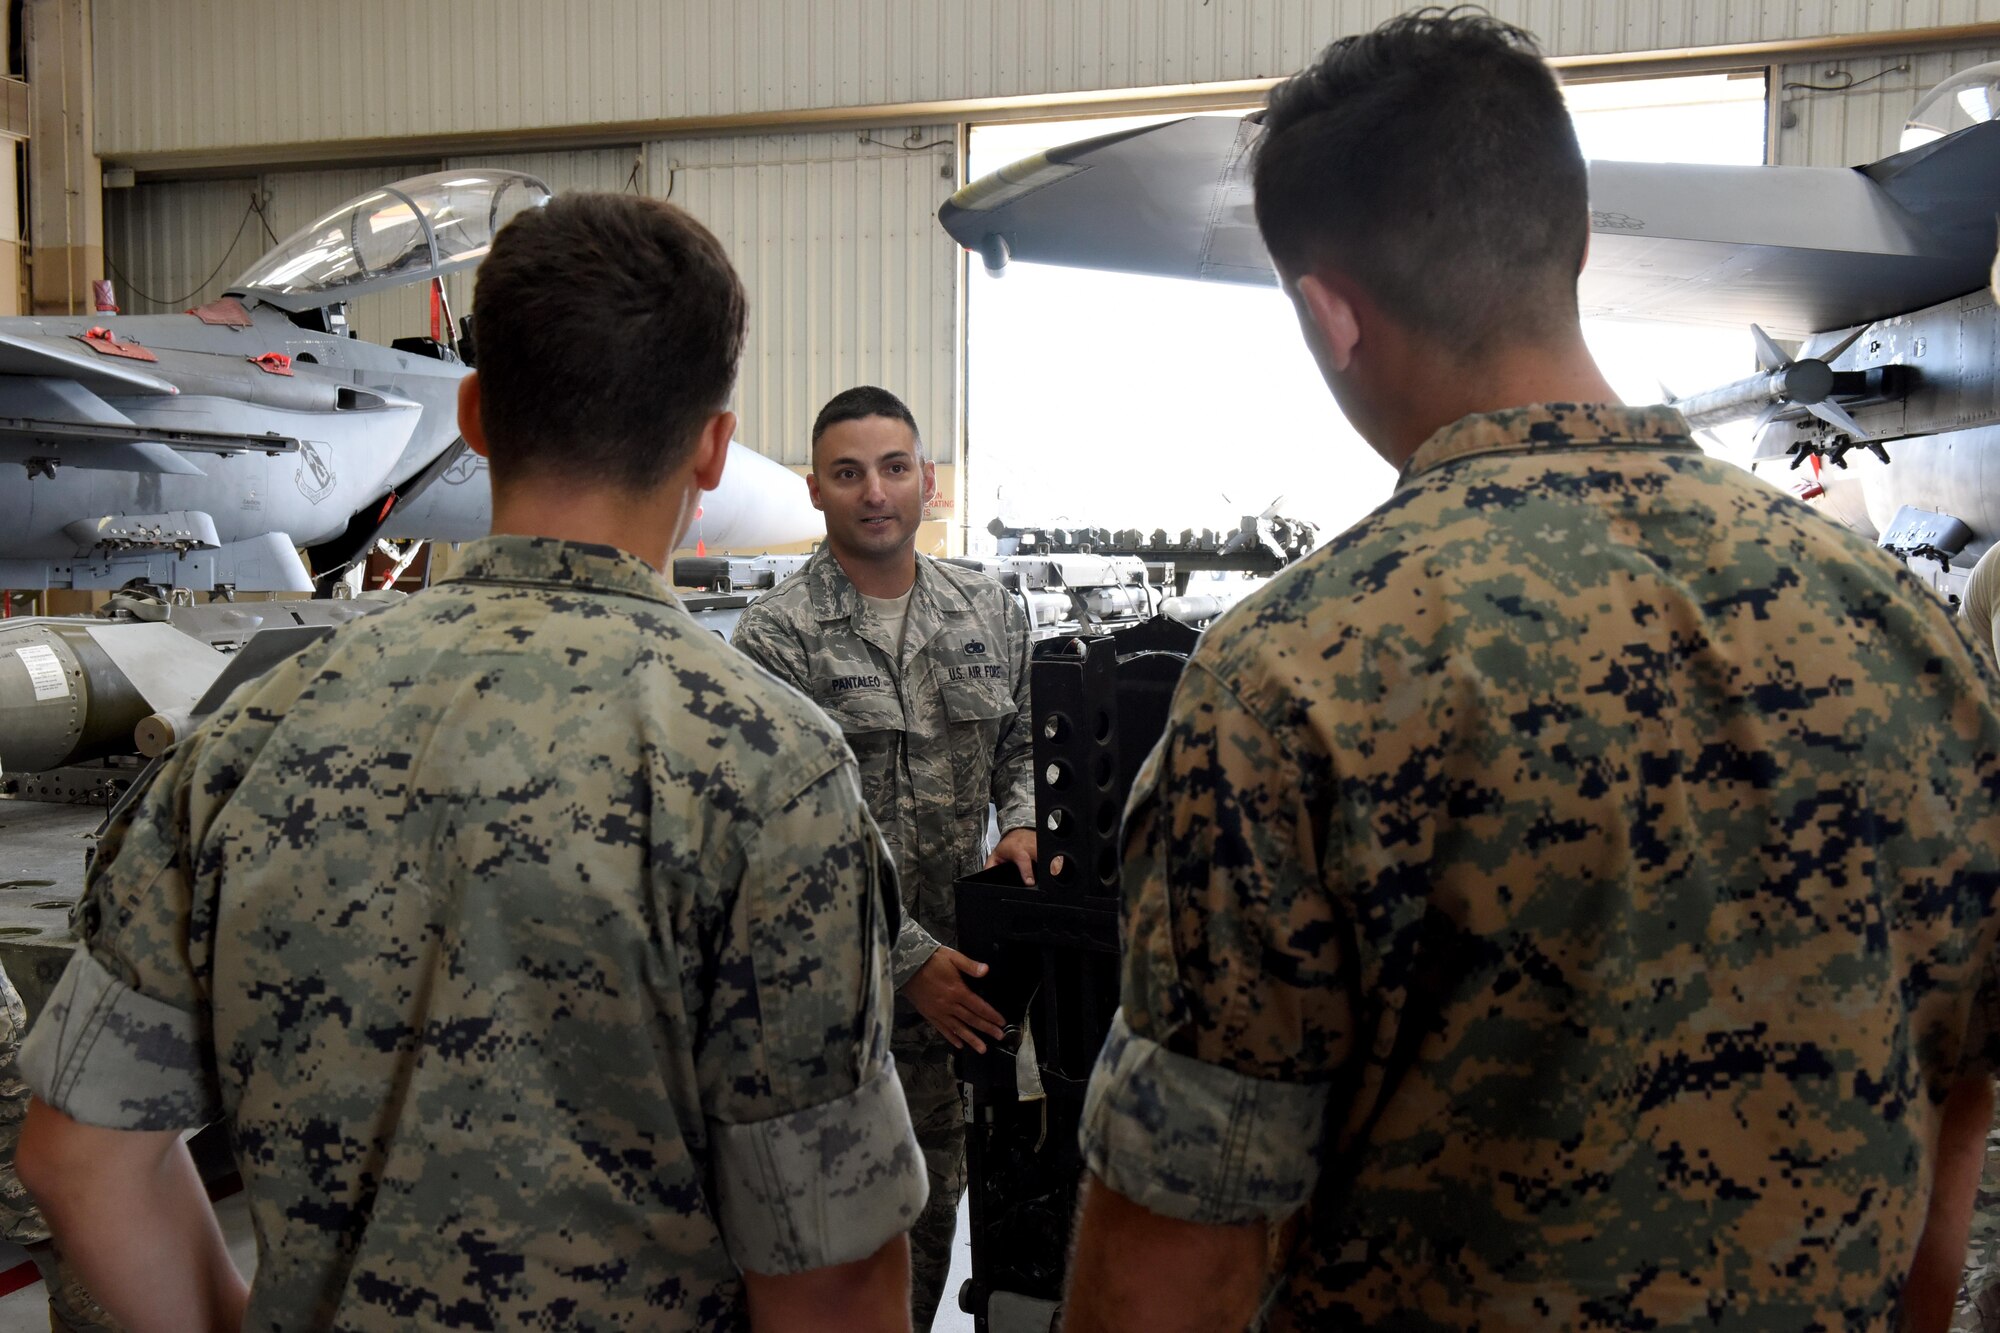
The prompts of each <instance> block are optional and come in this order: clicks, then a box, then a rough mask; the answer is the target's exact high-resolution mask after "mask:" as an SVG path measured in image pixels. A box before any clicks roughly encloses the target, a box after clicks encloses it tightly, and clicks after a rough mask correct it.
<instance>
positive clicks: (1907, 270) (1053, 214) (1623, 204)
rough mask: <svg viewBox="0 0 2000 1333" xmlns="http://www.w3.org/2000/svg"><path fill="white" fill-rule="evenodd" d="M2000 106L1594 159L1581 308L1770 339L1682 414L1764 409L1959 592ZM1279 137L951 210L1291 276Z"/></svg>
mask: <svg viewBox="0 0 2000 1333" xmlns="http://www.w3.org/2000/svg"><path fill="white" fill-rule="evenodd" d="M1996 107H2000V64H1996V65H1983V66H1979V67H1977V68H1975V69H1972V70H1968V71H1966V72H1965V73H1963V74H1961V75H1959V76H1957V77H1955V78H1953V79H1951V80H1947V81H1946V82H1945V83H1943V84H1940V85H1939V86H1938V87H1937V88H1936V89H1934V90H1932V92H1931V93H1930V94H1928V95H1927V96H1926V97H1925V98H1923V99H1922V100H1921V101H1920V102H1919V103H1918V110H1917V112H1916V114H1915V115H1914V116H1913V118H1912V122H1911V124H1912V128H1913V130H1916V131H1918V133H1917V134H1916V135H1915V136H1906V142H1910V141H1911V138H1912V137H1914V138H1917V139H1924V138H1927V139H1929V142H1922V143H1919V144H1918V145H1917V146H1914V147H1910V148H1907V149H1906V150H1905V151H1903V152H1899V153H1897V154H1896V155H1894V156H1892V157H1888V158H1885V159H1883V160H1882V161H1879V162H1875V163H1872V164H1870V165H1867V166H1863V167H1857V168H1853V169H1845V168H1819V167H1754V166H1753V167H1742V166H1695V165H1656V164H1646V163H1634V162H1604V161H1600V162H1592V163H1591V164H1590V196H1591V205H1590V206H1591V245H1590V257H1589V261H1588V263H1587V264H1586V266H1585V268H1584V271H1583V276H1582V280H1581V283H1580V288H1579V297H1580V303H1581V306H1582V310H1583V313H1584V314H1585V315H1599V316H1614V317H1626V318H1643V319H1662V320H1672V321H1679V322H1687V323H1701V324H1726V325H1736V326H1739V327H1740V326H1741V325H1743V324H1754V325H1757V326H1759V328H1758V330H1757V338H1756V345H1757V349H1758V360H1759V366H1758V370H1757V373H1756V374H1754V375H1751V376H1749V377H1747V378H1745V379H1743V380H1741V381H1738V382H1736V383H1734V384H1730V385H1726V386H1723V387H1722V388H1719V389H1715V390H1712V391H1709V392H1707V393H1702V394H1697V395H1691V396H1688V397H1686V398H1681V399H1677V400H1675V405H1676V406H1678V407H1680V408H1681V409H1682V410H1683V411H1684V412H1685V413H1686V414H1687V415H1688V417H1689V420H1690V422H1691V423H1692V424H1693V425H1694V426H1695V427H1697V428H1705V427H1710V426H1714V425H1720V424H1722V423H1723V422H1726V421H1731V420H1737V419H1741V418H1748V417H1755V418H1757V420H1758V427H1759V429H1758V431H1757V438H1756V446H1755V458H1754V461H1753V466H1754V467H1755V468H1756V470H1757V471H1758V472H1759V473H1760V474H1761V475H1764V476H1766V477H1767V478H1768V479H1770V480H1772V481H1775V482H1777V483H1778V484H1780V485H1789V486H1791V487H1792V488H1793V489H1794V490H1795V491H1796V492H1797V493H1798V494H1800V495H1801V497H1802V498H1805V499H1807V500H1809V501H1811V502H1813V503H1816V504H1818V505H1819V506H1821V507H1823V508H1824V509H1826V510H1827V511H1828V512H1830V513H1831V514H1833V515H1834V516H1835V517H1837V518H1838V519H1839V520H1840V521H1841V522H1843V523H1846V524H1848V525H1849V526H1851V527H1853V528H1855V529H1857V530H1859V531H1861V532H1862V533H1864V534H1865V535H1867V536H1870V537H1872V538H1874V539H1876V540H1877V541H1879V542H1881V543H1882V544H1883V545H1884V546H1887V547H1890V548H1891V549H1894V550H1896V551H1898V552H1899V553H1901V554H1902V555H1904V556H1905V557H1907V558H1909V559H1910V561H1911V564H1912V567H1913V568H1914V569H1916V570H1917V572H1919V573H1920V574H1922V575H1925V576H1927V577H1929V578H1930V579H1931V580H1932V581H1933V582H1934V583H1936V584H1937V585H1938V586H1939V587H1940V588H1941V589H1943V590H1945V591H1956V589H1957V587H1958V585H1959V584H1960V582H1961V581H1962V578H1963V574H1964V571H1965V570H1966V569H1968V568H1969V567H1970V565H1971V564H1972V561H1973V559H1974V558H1975V557H1977V556H1978V555H1979V554H1980V553H1981V552H1982V551H1983V550H1985V549H1986V547H1987V546H1989V545H1991V544H1992V543H1993V542H1994V541H1995V539H1996V538H2000V312H1996V310H1995V306H1994V299H1993V295H1992V293H1991V292H1990V290H1989V289H1988V273H1989V269H1990V268H1991V266H1992V264H1993V260H1994V247H1995V218H1996V213H2000V123H1993V122H1992V121H1991V120H1988V119H1986V117H1987V116H1988V115H1990V114H1991V109H1993V108H1996ZM1961 109H1963V114H1962V112H1961ZM1975 109H1977V110H1978V112H1979V114H1977V115H1976V116H1974V115H1972V114H1971V113H1972V112H1973V111H1974V110H1975ZM1943 113H1950V114H1951V115H1952V116H1957V117H1960V120H1959V124H1960V125H1961V126H1962V127H1960V128H1953V127H1952V126H1953V122H1952V121H1951V120H1948V119H1944V118H1943ZM1970 119H1977V120H1980V121H1982V122H1983V123H1966V122H1967V121H1968V120H1970ZM1946 131H1948V132H1946ZM1260 132H1261V126H1260V125H1259V123H1258V118H1257V116H1256V115H1255V114H1254V113H1253V114H1252V115H1250V116H1247V117H1245V118H1243V119H1241V120H1233V119H1228V118H1218V117H1212V116H1198V117H1191V118H1189V119H1185V120H1178V121H1173V122H1170V123H1167V124H1162V125H1155V126H1151V127H1148V128H1143V129H1136V130H1126V131H1120V132H1117V133H1113V134H1107V135H1103V136H1101V137H1098V138H1094V139H1088V140H1085V141H1083V142H1080V143H1074V144H1070V145H1067V146H1064V147H1060V148H1054V149H1051V150H1049V151H1048V152H1046V153H1043V154H1041V155H1039V156H1037V157H1033V158H1029V159H1027V160H1025V161H1022V162H1017V163H1015V164H1013V165H1011V166H1008V167H1005V168H1002V169H1001V170H999V171H997V172H994V173H992V174H991V175H988V176H986V177H983V178H982V179H980V180H976V181H974V182H972V183H971V184H969V185H967V186H965V187H964V188H963V189H961V190H959V191H958V193H957V194H955V195H953V196H952V198H951V199H950V201H949V202H947V203H946V204H945V205H944V207H943V208H942V209H941V210H940V212H939V220H940V221H941V222H942V223H943V225H944V227H945V229H946V231H948V232H949V233H950V234H951V235H952V237H953V238H954V239H955V240H957V241H958V242H959V243H960V244H961V245H963V246H965V247H966V248H967V249H969V250H972V251H974V252H976V253H978V254H979V255H981V256H982V257H983V258H984V260H985V264H986V267H987V268H988V269H989V270H991V271H993V272H995V273H998V272H1000V271H1001V270H1002V269H1004V267H1005V266H1006V265H1007V264H1008V263H1009V262H1010V261H1013V260H1019V261H1023V262H1031V263H1045V264H1059V265H1070V266H1075V267H1083V268H1097V269H1107V270H1113V271H1120V272H1128V273H1142V274H1157V275H1162V276H1169V277H1181V278H1191V279H1198V280H1203V281H1211V282H1235V283H1248V284H1264V285H1272V284H1275V282H1276V276H1275V274H1274V273H1273V271H1272V268H1271V260H1270V256H1269V255H1268V254H1267V253H1266V252H1265V249H1264V245H1263V241H1262V239H1261V238H1260V237H1259V235H1258V232H1257V226H1256V220H1255V216H1254V214H1253V211H1252V201H1251V185H1250V158H1251V154H1252V152H1253V151H1254V149H1255V146H1256V143H1257V138H1258V135H1259V134H1260ZM1766 331H1768V333H1767V332H1766ZM1772 335H1775V337H1776V338H1785V339H1793V340H1801V342H1802V345H1801V346H1800V347H1799V348H1798V350H1797V352H1796V353H1795V354H1790V355H1788V354H1787V353H1786V352H1785V351H1784V350H1783V349H1782V348H1780V347H1779V346H1778V344H1777V342H1776V341H1775V339H1774V337H1773V336H1772ZM1954 565H1955V566H1956V567H1955V568H1954Z"/></svg>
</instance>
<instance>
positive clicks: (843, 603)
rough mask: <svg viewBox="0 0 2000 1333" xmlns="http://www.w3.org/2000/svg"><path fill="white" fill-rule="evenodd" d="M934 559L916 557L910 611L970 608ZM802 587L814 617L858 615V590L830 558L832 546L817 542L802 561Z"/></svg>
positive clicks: (848, 618) (942, 610)
mask: <svg viewBox="0 0 2000 1333" xmlns="http://www.w3.org/2000/svg"><path fill="white" fill-rule="evenodd" d="M936 563H937V562H936V561H934V560H932V559H931V558H930V557H929V556H927V555H919V556H918V557H917V581H916V583H915V585H914V586H913V588H912V592H913V593H914V595H913V596H912V597H911V598H910V612H911V614H915V613H916V611H917V609H918V608H919V607H929V608H931V609H933V610H936V611H939V612H943V613H947V614H949V613H952V612H960V611H970V610H971V609H972V608H971V607H970V606H968V605H966V601H965V598H964V597H963V596H961V595H960V593H959V591H958V589H957V588H956V587H954V586H953V585H952V582H951V580H950V579H947V578H946V577H945V576H944V575H942V574H940V573H938V572H937V570H936V569H934V568H932V566H933V565H935V564H936ZM805 578H806V587H807V588H808V590H809V591H810V592H811V595H812V613H813V618H814V619H816V620H850V619H852V618H853V617H855V616H857V615H859V614H861V590H860V589H858V588H856V587H855V586H854V580H852V579H850V578H848V577H847V571H846V570H844V569H842V568H841V567H840V561H838V560H836V559H834V556H833V548H831V547H829V546H828V545H826V543H824V542H822V543H820V548H819V549H818V550H817V551H815V552H813V556H812V559H810V560H808V561H806V568H805Z"/></svg>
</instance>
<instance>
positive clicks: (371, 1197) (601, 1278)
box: [22, 537, 926, 1330]
mask: <svg viewBox="0 0 2000 1333" xmlns="http://www.w3.org/2000/svg"><path fill="white" fill-rule="evenodd" d="M885 864H886V863H885V861H884V860H883V851H882V847H881V843H880V840H879V838H878V836H877V834H876V832H875V829H874V827H873V824H872V822H871V821H870V819H869V817H868V815H867V813H866V811H865V810H864V808H863V807H862V803H861V792H860V787H859V784H858V783H857V781H856V778H855V772H854V766H853V764H852V762H851V761H850V760H849V758H848V756H847V754H846V751H845V749H844V748H843V747H842V745H841V743H840V738H839V736H838V735H837V734H836V733H835V732H834V731H833V729H832V728H831V727H830V726H829V725H828V723H827V721H826V719H825V718H824V717H822V716H821V715H820V713H819V712H818V711H817V710H815V709H813V708H812V707H810V706H809V705H807V704H806V703H804V702H803V701H802V700H800V699H798V698H797V697H796V696H794V695H793V694H792V693H791V692H790V691H787V690H783V689H780V688H778V687H777V686H776V685H774V684H773V683H772V682H771V681H770V680H769V679H768V678H766V677H765V676H764V675H763V674H762V673H761V672H758V671H756V670H753V669H751V668H750V666H749V665H748V664H747V663H745V662H744V661H743V660H742V659H741V658H740V657H738V656H737V655H736V654H735V653H733V652H731V651H730V650H729V649H728V647H727V646H726V645H724V644H722V643H720V642H718V641H717V640H716V638H715V636H714V635H712V634H710V633H709V632H707V631H706V630H703V629H701V628H699V627H698V626H697V625H695V624H694V622H693V621H692V620H690V619H689V618H688V616H687V614H686V613H685V612H684V611H682V610H681V609H680V607H679V605H678V603H676V602H675V600H674V598H673V594H672V592H671V591H670V590H669V589H668V587H667V585H666V584H665V583H664V582H663V581H662V580H661V579H660V578H659V576H658V575H657V574H656V573H654V571H653V570H652V569H650V568H649V567H648V566H646V565H645V564H644V563H643V562H641V561H640V560H638V559H637V558H636V557H634V556H631V555H628V554H624V553H622V552H619V551H617V550H614V549H612V548H609V547H601V546H583V545H576V544H570V543H563V542H557V541H551V540H545V539H537V538H528V537H496V538H489V539H486V540H484V541H480V542H476V543H474V544H472V545H471V546H470V547H468V548H467V551H466V554H465V558H464V560H463V563H462V565H461V567H460V569H459V571H458V573H457V574H456V575H455V577H453V578H452V579H450V580H449V581H446V582H443V583H441V584H439V585H438V586H437V587H435V588H433V589H431V590H430V591H428V592H426V593H424V594H422V595H421V596H418V597H415V598H412V599H410V600H409V601H408V602H406V603H403V604H401V605H399V606H397V607H395V608H392V609H390V610H387V611H384V612H382V613H381V614H379V615H375V616H371V617H368V618H366V619H363V620H360V621H357V622H355V623H353V624H351V625H349V626H346V627H344V628H343V629H342V630H341V631H340V632H339V633H338V634H336V635H334V636H332V637H331V638H330V639H328V640H326V641H324V642H322V643H319V644H315V645H314V646H313V647H312V648H310V649H309V650H307V651H306V652H305V653H303V654H302V655H300V656H299V657H297V658H295V659H293V660H292V661H290V662H288V663H286V664H284V665H281V666H279V667H278V668H276V669H275V670H273V671H272V672H271V673H270V674H268V675H267V676H264V677H262V678H260V679H258V680H255V681H252V682H249V683H247V684H246V685H245V686H244V687H243V688H241V689H240V690H238V691H237V692H236V693H235V694H234V695H232V696H231V698H230V699H229V701H228V702H227V703H226V704H225V705H224V706H223V708H222V709H221V710H219V711H218V713H217V714H216V716H215V718H214V719H213V720H212V722H211V723H210V724H209V725H207V726H206V727H204V728H203V729H202V730H201V731H199V732H197V733H196V735H195V736H194V737H192V738H191V739H190V740H189V741H187V742H186V743H184V744H183V745H181V746H179V747H178V748H177V749H176V750H174V751H173V752H171V754H170V757H169V758H168V760H167V762H166V764H165V765H164V767H163V768H161V769H159V770H158V774H157V777H156V778H155V779H154V780H153V781H152V782H151V784H150V786H148V787H147V788H146V789H145V790H144V791H143V793H142V794H140V795H139V797H138V798H137V799H136V800H134V801H132V802H131V803H130V804H129V805H127V806H126V807H125V808H124V810H123V811H122V812H121V813H120V814H119V815H118V816H117V817H116V818H115V819H114V820H113V822H112V825H111V827H110V829H109V831H108V832H107V834H106V836H105V838H104V840H103V843H102V846H101V850H100V854H99V857H98V860H97V863H96V866H95V868H94V869H93V871H92V874H91V876H90V880H89V884H88V886H87V888H86V892H85V897H84V901H83V903H82V906H81V909H80V929H81V933H82V936H83V943H84V948H82V949H80V950H79V951H78V953H77V955H76V958H75V959H74V961H73V962H72V964H71V966H70V969H69V971H68V972H67V973H66V974H65V977H64V979H63V981H62V983H61V985H60V987H59V988H58V990H57V992H56V994H55V996H54V997H53V999H52V1000H51V1002H50V1004H49V1006H48V1008H47V1009H46V1011H45V1012H44V1013H43V1015H42V1016H41V1018H40V1020H39V1021H38V1022H37V1024H36V1026H35V1029H34V1031H33V1033H32V1034H31V1035H30V1037H29V1039H28V1043H27V1048H26V1050H25V1052H24V1054H23V1057H22V1063H23V1066H24V1068H25V1069H26V1071H27V1074H28V1077H29V1080H30V1082H31V1083H32V1085H33V1086H34V1088H35V1090H36V1092H37V1094H38V1095H40V1096H41V1097H42V1098H43V1099H44V1100H46V1101H48V1102H49V1103H51V1104H52V1105H54V1106H56V1107H58V1108H60V1109H61V1110H63V1111H65V1112H66V1113H68V1114H69V1115H70V1116H72V1117H74V1118H76V1119H78V1120H81V1121H83V1122H85V1123H88V1124H94V1125H102V1126H109V1127H112V1128H119V1129H148V1130H158V1129H181V1128H185V1127H189V1126H195V1125H200V1124H203V1123H206V1122H208V1121H211V1120H215V1119H217V1118H219V1117H222V1116H229V1117H231V1118H233V1120H234V1125H235V1142H236V1150H237V1160H238V1163H239V1165H240V1166H241V1169H242V1174H243V1178H244V1182H245V1185H246V1188H247V1193H248V1198H249V1203H250V1210H251V1214H252V1217H253V1219H254V1221H255V1224H256V1231H257V1240H258V1269H257V1276H256V1282H255V1286H254V1289H253V1292H252V1296H251V1309H250V1316H249V1319H248V1320H247V1322H246V1324H245V1327H246V1328H250V1329H272V1330H276V1329H294V1328H302V1327H313V1328H323V1327H333V1328H341V1329H388V1328H410V1327H418V1326H422V1327H451V1328H463V1329H520V1328H551V1329H553V1328H562V1329H579V1330H581V1329H690V1330H691V1329H703V1330H708V1329H735V1328H739V1327H742V1326H743V1324H744V1318H743V1313H742V1289H741V1281H740V1278H739V1276H738V1269H739V1268H746V1269H750V1270H752V1271H757V1272H766V1273H783V1272H793V1271H796V1270H800V1269H804V1268H809V1267H817V1266H821V1265H826V1264H832V1263H840V1262H845V1261H848V1260H853V1259H858V1258H861V1257H863V1256H865V1255H868V1254H870V1253H872V1252H873V1251H875V1250H876V1249H877V1248H879V1247H880V1246H881V1245H882V1244H883V1243H884V1242H886V1241H888V1240H889V1239H891V1238H892V1237H893V1236H895V1235H897V1234H898V1233H900V1232H901V1231H903V1230H905V1229H906V1228H907V1227H908V1226H909V1225H910V1224H911V1222H912V1221H913V1220H914V1219H915V1218H916V1216H917V1213H918V1211H919V1209H920V1208H921V1206H922V1204H923V1201H924V1197H925V1191H926V1183H925V1176H924V1169H923V1165H922V1159H921V1158H920V1157H919V1155H918V1152H917V1147H916V1143H915V1140H914V1138H913V1137H912V1135H911V1132H910V1127H909V1119H908V1116H907V1113H906V1112H905V1110H904V1108H903V1099H902V1093H901V1091H900V1088H899V1085H898V1081H897V1079H896V1078H895V1076H894V1066H893V1063H892V1062H891V1060H890V1058H889V1054H888V1044H887V1037H888V1025H889V1015H890V1010H889V992H888V990H887V986H888V968H887V956H888V948H889V943H890V939H891V934H892V931H893V928H894V927H893V924H892V922H891V921H890V920H889V916H890V914H891V913H892V912H894V910H895V908H894V906H893V901H891V900H888V899H887V897H886V891H887V875H888V874H889V872H887V871H886V870H884V869H883V866H884V865H885Z"/></svg>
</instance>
